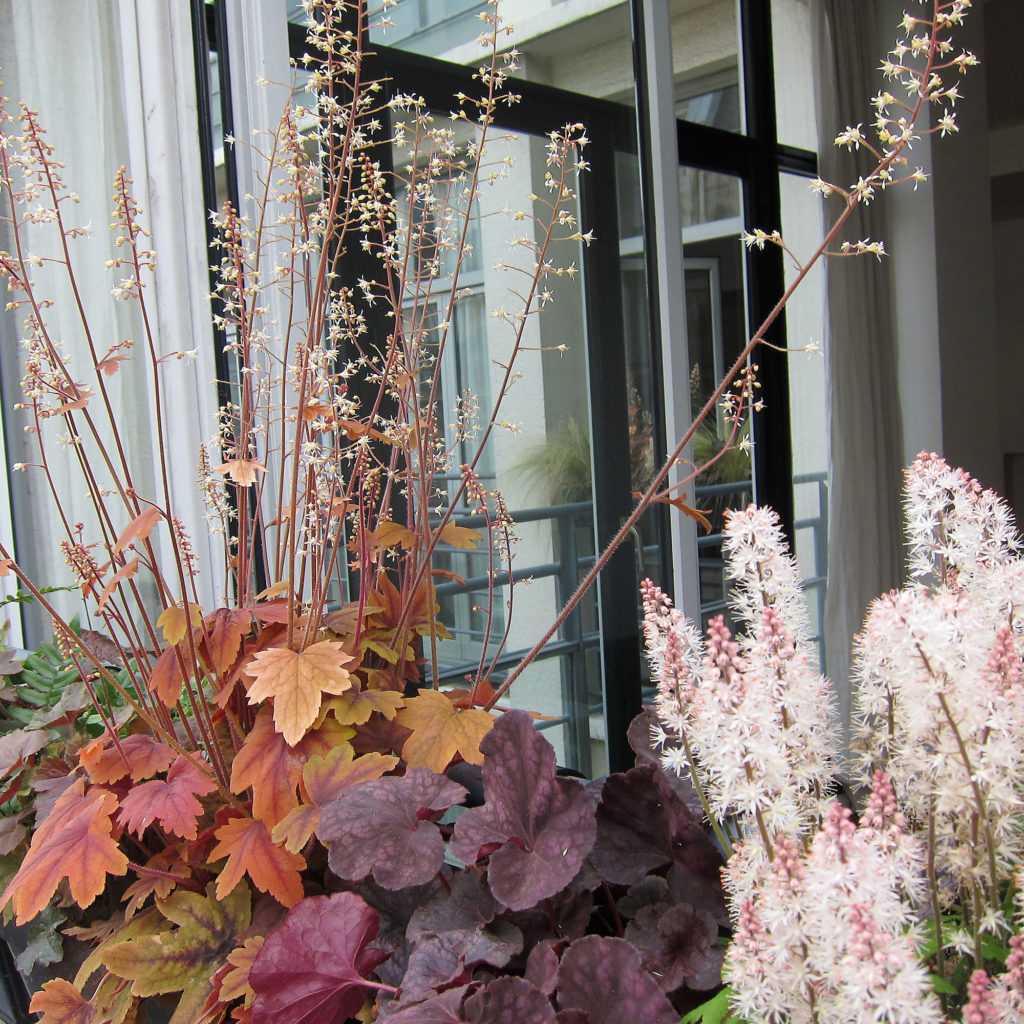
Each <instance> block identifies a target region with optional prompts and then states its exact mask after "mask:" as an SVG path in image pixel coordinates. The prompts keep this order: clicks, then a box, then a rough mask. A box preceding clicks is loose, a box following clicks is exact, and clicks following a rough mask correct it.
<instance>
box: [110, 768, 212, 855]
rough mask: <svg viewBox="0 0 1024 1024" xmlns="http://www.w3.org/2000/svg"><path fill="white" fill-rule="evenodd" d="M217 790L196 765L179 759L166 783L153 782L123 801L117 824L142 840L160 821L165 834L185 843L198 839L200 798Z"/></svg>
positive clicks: (142, 786) (164, 780) (200, 810)
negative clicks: (155, 822)
mask: <svg viewBox="0 0 1024 1024" xmlns="http://www.w3.org/2000/svg"><path fill="white" fill-rule="evenodd" d="M216 788H217V787H216V785H215V784H214V782H213V780H212V779H211V778H210V777H209V776H208V775H207V774H206V772H204V771H203V770H202V768H200V767H199V765H197V764H196V763H195V761H193V760H191V759H190V758H187V757H179V758H177V760H176V761H175V762H174V764H172V765H171V770H170V771H169V772H168V773H167V778H166V779H153V781H152V782H144V783H143V784H142V785H141V786H135V787H134V788H133V789H132V790H131V792H130V793H129V794H128V795H127V796H126V797H125V798H124V800H122V801H121V811H120V813H119V814H118V816H117V820H118V823H119V824H121V825H123V826H124V827H125V828H126V829H127V830H128V831H129V832H134V833H135V834H136V835H137V836H138V837H139V838H140V839H141V838H142V833H143V832H145V831H146V829H147V828H149V826H150V825H151V824H153V822H154V821H159V822H160V825H161V827H162V828H163V829H164V830H165V831H166V832H171V833H173V834H174V835H176V836H181V838H182V839H195V838H196V835H197V834H198V833H197V829H196V821H197V820H198V818H199V815H200V814H202V813H203V805H202V804H201V803H200V802H199V800H198V799H197V797H200V796H207V795H208V794H210V793H212V792H213V791H214V790H215V789H216Z"/></svg>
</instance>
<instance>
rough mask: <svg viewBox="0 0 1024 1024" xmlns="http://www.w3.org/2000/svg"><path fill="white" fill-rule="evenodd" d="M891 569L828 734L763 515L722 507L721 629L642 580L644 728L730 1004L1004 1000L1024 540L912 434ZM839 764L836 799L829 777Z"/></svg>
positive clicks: (865, 1014)
mask: <svg viewBox="0 0 1024 1024" xmlns="http://www.w3.org/2000/svg"><path fill="white" fill-rule="evenodd" d="M905 515H906V522H907V540H908V548H909V554H910V558H909V564H910V570H909V579H908V582H907V585H906V587H905V588H904V589H903V590H900V591H894V592H892V593H890V594H886V595H884V596H883V597H880V598H879V599H878V600H877V601H876V602H875V603H874V604H873V605H872V607H871V608H870V609H869V611H868V616H867V621H866V623H865V626H864V629H863V632H862V633H861V634H860V636H859V638H858V640H857V644H856V649H855V658H854V669H853V677H854V691H853V698H854V723H855V729H854V733H855V735H854V742H853V752H852V756H851V757H849V758H847V759H845V760H844V759H841V758H840V757H839V752H840V749H841V748H840V746H839V743H838V723H837V719H836V714H835V705H834V701H833V700H832V695H831V687H830V684H829V683H828V681H827V680H826V679H825V678H823V677H822V676H820V675H819V673H818V671H817V657H816V654H815V653H814V650H813V648H812V647H811V646H810V645H809V643H808V636H807V634H808V629H807V624H806V616H805V613H804V611H803V608H804V602H803V595H802V594H801V592H800V589H799V586H798V584H797V575H796V565H795V563H794V561H793V560H792V559H791V558H790V556H789V554H788V552H787V551H786V549H785V544H784V541H783V538H782V534H781V531H780V529H779V525H778V521H777V519H776V518H775V516H774V515H773V514H772V513H771V512H768V511H766V510H762V509H749V510H747V511H746V512H739V513H733V514H732V515H730V516H729V519H728V525H727V527H726V542H725V553H726V562H727V572H728V575H729V577H730V579H731V580H732V583H733V589H732V595H733V601H732V611H733V617H734V620H735V622H736V623H737V624H738V625H739V626H740V627H741V630H742V631H741V632H740V634H739V635H738V636H734V635H733V633H732V632H731V631H730V629H729V627H728V626H727V625H726V624H725V622H724V620H723V619H722V618H721V617H718V618H716V619H713V620H712V621H711V623H710V625H709V627H708V635H707V639H706V640H702V639H701V637H700V636H699V635H698V633H697V632H696V630H695V629H694V628H693V627H692V626H691V625H689V624H688V623H687V622H686V621H685V620H684V619H683V617H682V616H681V615H679V613H678V612H676V610H675V609H673V608H672V606H671V603H670V602H669V601H668V599H667V598H666V597H665V595H663V594H662V593H661V592H660V591H659V590H658V589H657V588H656V587H654V586H653V585H651V584H648V585H646V587H645V590H644V601H645V609H646V619H645V622H646V634H647V646H648V652H649V655H650V658H651V661H652V665H653V668H654V672H655V675H656V677H657V680H658V697H657V704H656V707H657V714H658V720H659V722H658V725H656V726H655V728H654V732H653V735H654V739H655V741H656V743H657V745H658V746H660V747H661V748H662V762H663V764H664V766H665V767H666V768H667V769H668V770H670V771H672V772H673V774H681V775H683V776H684V777H686V778H689V779H692V781H693V784H694V788H695V790H696V791H697V792H698V793H699V794H700V796H701V800H702V802H703V806H704V809H705V813H706V816H707V817H708V819H709V820H710V821H711V823H712V825H713V827H714V829H715V832H716V834H717V835H718V836H719V838H720V842H721V845H722V847H723V848H724V849H725V850H727V851H729V852H730V857H729V860H728V863H727V865H726V867H725V869H724V872H723V879H724V883H725V891H726V897H727V899H728V901H729V907H730V915H731V919H732V926H733V928H734V934H733V937H732V939H731V942H730V943H729V947H728V950H727V953H726V958H725V968H724V974H725V977H726V979H727V981H728V983H729V985H730V999H731V1005H732V1007H733V1008H734V1011H735V1012H736V1014H737V1015H738V1018H739V1019H741V1020H745V1021H751V1022H753V1021H762V1020H768V1021H820V1022H826V1021H835V1022H837V1024H838V1022H855V1021H856V1022H859V1021H865V1022H866V1021H890V1022H893V1024H896V1022H907V1024H911V1022H918V1021H921V1022H924V1021H928V1022H939V1021H944V1020H947V1019H950V1018H949V1017H947V1014H953V1015H954V1016H953V1018H952V1019H957V1017H956V1015H959V1014H961V1013H962V1019H963V1020H964V1021H969V1022H972V1024H973V1022H975V1021H980V1022H992V1024H1011V1022H1015V1021H1020V1020H1021V1019H1022V1016H1021V1015H1022V1013H1024V969H1022V965H1024V915H1022V914H1021V912H1020V906H1019V893H1020V889H1021V877H1020V875H1019V867H1020V813H1021V807H1022V805H1024V766H1022V764H1021V756H1022V755H1021V751H1022V750H1024V717H1022V716H1024V688H1022V687H1021V680H1022V678H1024V675H1022V673H1024V663H1022V655H1024V620H1022V618H1021V614H1020V609H1021V607H1022V606H1024V556H1022V554H1021V543H1020V539H1019V538H1018V536H1017V534H1016V532H1015V530H1014V528H1013V522H1012V517H1011V515H1010V512H1009V510H1008V509H1007V507H1006V505H1005V504H1004V503H1003V502H1002V501H1001V500H1000V499H999V498H998V497H997V496H996V495H995V494H993V493H992V492H991V491H987V490H984V489H983V488H982V487H981V486H980V485H979V484H978V483H977V481H975V480H973V479H972V478H971V477H970V476H969V475H968V474H967V473H965V472H964V471H963V470H959V469H954V468H952V467H950V466H949V465H948V464H947V463H946V462H945V461H943V460H942V459H941V458H940V457H939V456H937V455H934V454H928V453H923V454H922V455H920V456H918V458H917V460H916V461H915V463H914V464H913V466H912V467H911V468H910V469H909V470H908V471H907V477H906V490H905ZM841 771H845V773H846V775H847V779H848V782H849V784H850V786H849V789H848V791H851V790H852V792H853V793H854V796H855V799H854V800H853V802H852V805H851V803H850V801H849V800H846V799H843V800H842V801H841V800H840V795H841V794H840V793H839V792H838V781H839V777H840V773H841Z"/></svg>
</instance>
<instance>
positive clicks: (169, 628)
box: [156, 602, 203, 646]
mask: <svg viewBox="0 0 1024 1024" xmlns="http://www.w3.org/2000/svg"><path fill="white" fill-rule="evenodd" d="M186 609H188V610H187V611H186ZM202 621H203V613H202V612H201V611H200V610H199V609H198V608H197V607H196V606H195V605H194V604H189V603H188V602H186V603H185V607H184V608H182V607H180V606H179V605H176V604H171V605H168V606H167V607H166V608H165V609H164V610H163V611H162V612H161V613H160V617H159V618H158V619H157V620H156V624H157V625H158V626H159V627H160V629H161V630H163V634H164V641H165V642H166V643H168V644H170V645H172V646H173V645H174V644H177V643H181V641H182V640H184V639H185V633H186V632H187V631H188V628H189V625H192V626H193V627H194V626H198V625H199V623H200V622H202Z"/></svg>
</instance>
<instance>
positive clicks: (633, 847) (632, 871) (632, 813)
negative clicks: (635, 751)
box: [591, 765, 721, 888]
mask: <svg viewBox="0 0 1024 1024" xmlns="http://www.w3.org/2000/svg"><path fill="white" fill-rule="evenodd" d="M591 859H592V860H593V863H594V866H595V867H596V868H597V870H598V871H599V872H600V873H601V876H602V877H603V878H605V879H606V880H607V881H609V882H614V883H616V884H617V885H632V884H633V883H635V882H639V881H640V880H641V879H642V878H643V877H644V875H646V874H647V873H648V872H650V871H653V870H655V869H656V868H660V867H663V866H664V865H666V864H670V863H672V862H673V861H674V860H680V859H682V860H685V862H686V863H687V865H688V866H689V867H690V869H691V870H692V871H693V872H694V873H695V874H696V875H698V876H700V877H702V878H703V879H705V884H706V885H708V886H710V887H712V888H717V887H718V869H719V867H720V866H721V859H720V857H719V856H718V852H717V850H716V849H715V847H714V845H713V844H712V842H711V840H710V839H709V838H708V837H707V834H706V833H705V832H704V829H703V827H702V825H701V822H700V819H699V818H697V817H696V816H694V815H693V814H691V813H690V811H689V809H688V808H687V807H686V805H685V804H684V803H683V802H682V800H680V799H679V798H678V797H677V796H676V795H675V793H674V792H673V791H672V788H671V786H669V784H668V782H667V780H666V779H665V776H664V773H663V772H662V771H661V769H660V768H656V767H654V766H653V765H644V766H642V767H640V768H633V769H631V770H630V771H628V772H625V773H623V774H619V775H610V776H609V777H608V778H607V779H605V783H604V787H603V788H602V790H601V803H600V805H599V806H598V808H597V843H596V844H595V846H594V852H593V855H592V858H591Z"/></svg>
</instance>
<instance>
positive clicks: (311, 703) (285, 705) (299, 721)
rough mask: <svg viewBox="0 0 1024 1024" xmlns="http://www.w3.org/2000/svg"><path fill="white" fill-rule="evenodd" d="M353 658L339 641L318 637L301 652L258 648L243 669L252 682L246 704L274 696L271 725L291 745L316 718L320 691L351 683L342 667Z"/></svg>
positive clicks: (339, 690) (341, 688)
mask: <svg viewBox="0 0 1024 1024" xmlns="http://www.w3.org/2000/svg"><path fill="white" fill-rule="evenodd" d="M352 660H353V658H352V657H351V656H350V655H348V654H346V653H345V652H344V650H343V649H342V646H341V644H339V643H337V642H335V641H333V640H321V641H320V642H319V643H316V644H313V645H312V646H311V647H307V648H306V649H305V650H304V651H293V650H291V649H289V648H287V647H274V648H272V649H271V650H269V651H260V652H259V654H257V655H255V656H254V657H253V659H252V661H251V662H250V664H249V667H248V668H247V669H246V672H247V674H248V675H249V676H251V677H252V680H253V683H252V686H250V687H249V703H250V704H259V703H261V702H262V701H265V700H266V699H267V698H268V697H273V698H274V724H275V725H276V726H277V730H278V732H280V733H281V734H282V735H283V736H284V738H285V740H286V741H287V742H288V743H290V744H291V745H292V746H294V745H295V744H296V743H298V742H299V740H301V739H302V736H303V734H304V733H305V731H306V730H307V729H308V728H309V727H310V726H311V725H312V724H313V723H314V722H315V721H316V717H317V714H318V713H319V711H320V699H321V698H320V695H321V694H322V693H331V694H339V693H344V692H345V691H346V690H347V689H349V687H351V685H352V676H351V675H350V674H349V673H348V671H347V670H346V669H345V667H344V666H345V665H347V664H349V662H351V661H352Z"/></svg>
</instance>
